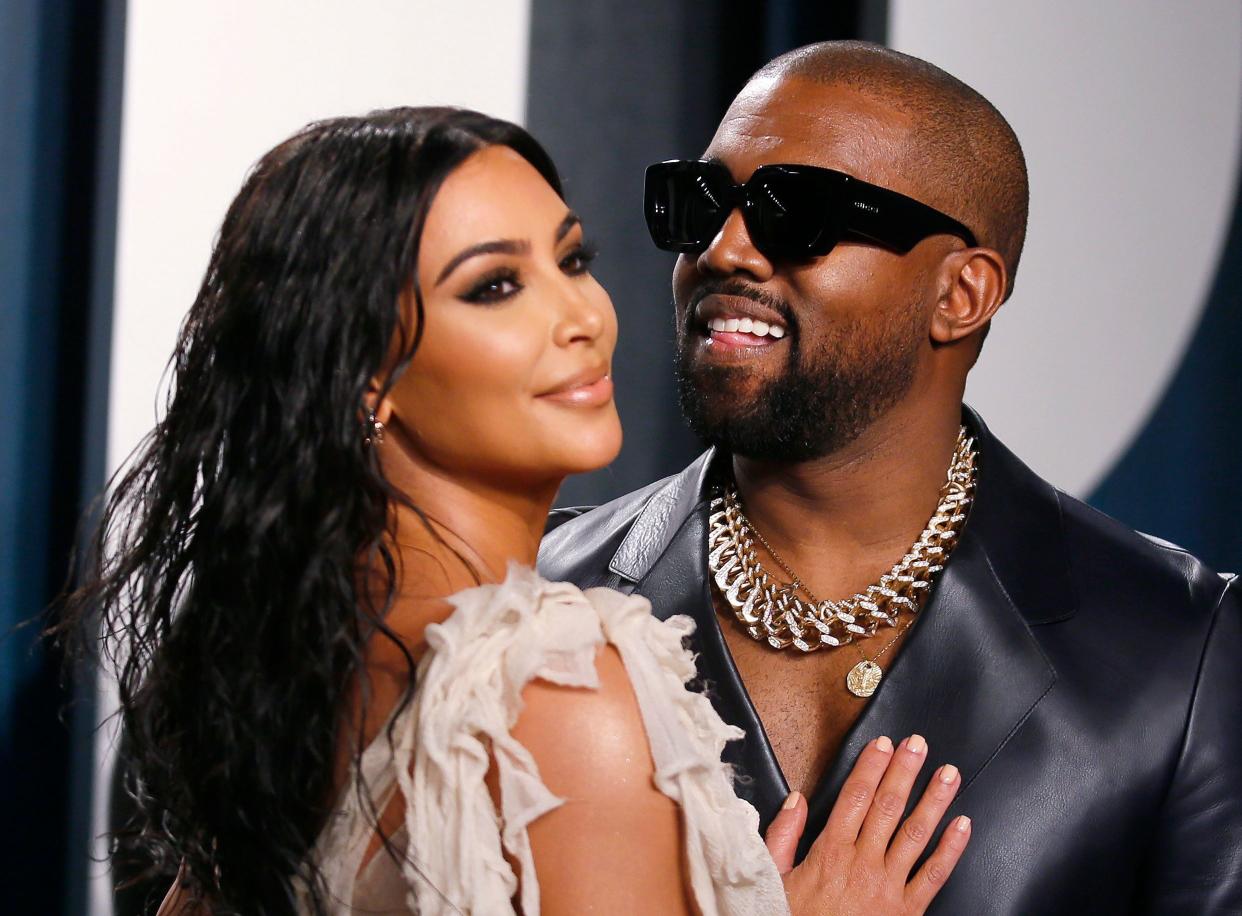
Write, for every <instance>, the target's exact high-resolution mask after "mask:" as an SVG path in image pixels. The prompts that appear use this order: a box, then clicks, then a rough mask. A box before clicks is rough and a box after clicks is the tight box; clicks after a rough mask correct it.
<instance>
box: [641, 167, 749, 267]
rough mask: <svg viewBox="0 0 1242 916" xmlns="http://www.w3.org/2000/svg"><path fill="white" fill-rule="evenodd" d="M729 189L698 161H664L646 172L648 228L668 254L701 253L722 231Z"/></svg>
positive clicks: (653, 237) (659, 245)
mask: <svg viewBox="0 0 1242 916" xmlns="http://www.w3.org/2000/svg"><path fill="white" fill-rule="evenodd" d="M726 198H727V193H726V188H725V187H722V185H721V182H720V181H718V180H714V176H713V175H712V174H711V170H710V168H706V167H704V164H703V163H699V162H672V163H669V162H663V163H660V164H658V165H653V166H651V167H650V168H648V169H647V186H646V195H645V210H646V216H647V228H648V230H649V231H650V232H651V238H652V240H653V241H654V242H655V243H656V246H657V247H659V248H663V249H664V250H665V251H683V252H686V251H689V252H693V251H702V250H703V249H705V248H706V247H707V246H708V245H709V244H710V243H711V240H712V238H713V237H714V236H715V235H716V233H717V232H718V231H719V229H720V226H721V224H722V223H723V222H724V219H725V216H727V214H728V209H727V208H728V207H729V203H728V201H727V200H726Z"/></svg>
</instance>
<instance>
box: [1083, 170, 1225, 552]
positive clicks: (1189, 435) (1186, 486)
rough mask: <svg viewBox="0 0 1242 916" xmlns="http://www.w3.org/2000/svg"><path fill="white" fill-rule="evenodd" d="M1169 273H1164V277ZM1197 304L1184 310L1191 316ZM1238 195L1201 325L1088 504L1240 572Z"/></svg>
mask: <svg viewBox="0 0 1242 916" xmlns="http://www.w3.org/2000/svg"><path fill="white" fill-rule="evenodd" d="M1172 269H1175V268H1174V267H1172V266H1170V270H1172ZM1197 306H1198V303H1186V307H1187V308H1195V307H1197ZM1240 430H1242V192H1239V196H1238V199H1237V200H1236V201H1235V203H1234V211H1233V220H1232V223H1231V226H1230V229H1229V233H1228V236H1227V237H1226V242H1225V247H1224V251H1223V253H1222V255H1221V261H1220V267H1219V270H1218V272H1217V275H1216V280H1215V282H1214V283H1213V285H1212V289H1211V293H1210V294H1209V295H1208V301H1207V306H1206V308H1205V309H1204V312H1203V319H1202V321H1201V322H1200V324H1199V327H1198V329H1197V330H1196V331H1195V334H1194V337H1193V338H1192V339H1191V342H1190V346H1189V347H1188V348H1187V351H1186V355H1185V357H1184V358H1183V360H1182V364H1181V366H1179V367H1178V370H1177V373H1176V374H1175V375H1174V377H1173V381H1172V383H1171V384H1170V385H1169V387H1168V389H1167V390H1166V391H1165V393H1164V395H1163V397H1162V398H1161V399H1160V402H1159V404H1158V405H1157V406H1156V409H1155V411H1154V412H1153V413H1152V416H1151V418H1150V420H1149V421H1148V422H1147V424H1146V425H1145V426H1144V428H1143V430H1142V431H1141V432H1140V433H1139V435H1138V437H1137V438H1136V439H1135V441H1134V443H1133V444H1132V445H1131V447H1130V448H1129V449H1128V450H1127V451H1126V453H1125V454H1124V455H1123V456H1122V458H1121V460H1120V461H1119V462H1118V464H1117V466H1116V467H1115V468H1114V469H1113V470H1112V472H1111V473H1110V474H1109V475H1108V477H1106V478H1105V480H1104V482H1103V483H1102V484H1101V485H1100V486H1099V488H1098V489H1097V490H1096V492H1095V493H1094V495H1092V497H1091V500H1090V501H1091V503H1092V504H1093V505H1095V506H1097V507H1099V508H1100V509H1102V510H1103V511H1105V512H1107V513H1108V514H1109V515H1112V516H1115V517H1116V518H1119V519H1121V520H1122V521H1124V522H1125V523H1126V524H1128V525H1132V526H1133V527H1135V528H1138V529H1139V530H1140V531H1147V532H1150V533H1151V534H1155V535H1158V536H1160V537H1162V538H1165V539H1167V540H1170V541H1174V542H1176V543H1178V544H1180V545H1182V546H1183V547H1185V548H1187V549H1188V550H1190V551H1191V552H1192V553H1195V554H1197V555H1198V556H1200V557H1202V558H1203V559H1204V560H1206V561H1207V562H1208V563H1209V564H1211V565H1212V566H1214V567H1215V568H1216V569H1218V570H1220V571H1222V572H1225V571H1229V572H1242V432H1240Z"/></svg>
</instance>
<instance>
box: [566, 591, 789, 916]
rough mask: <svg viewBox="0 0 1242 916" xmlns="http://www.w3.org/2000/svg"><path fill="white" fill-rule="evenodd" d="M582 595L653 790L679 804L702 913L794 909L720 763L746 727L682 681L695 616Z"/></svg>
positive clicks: (641, 601)
mask: <svg viewBox="0 0 1242 916" xmlns="http://www.w3.org/2000/svg"><path fill="white" fill-rule="evenodd" d="M586 595H587V598H588V599H589V600H590V601H591V604H592V605H593V606H594V607H595V610H596V612H597V613H598V614H599V617H600V620H601V621H602V623H603V628H604V634H605V636H606V638H607V640H608V642H610V643H612V644H613V645H615V646H616V647H617V650H618V651H619V652H620V654H621V659H622V661H623V662H624V663H625V670H626V673H627V674H628V675H629V678H630V681H631V683H632V684H633V687H634V693H635V695H636V696H637V698H638V705H639V709H640V711H641V713H642V718H643V724H644V726H645V727H646V730H647V737H648V740H649V741H650V744H651V756H652V760H653V761H654V763H655V776H654V778H655V784H656V787H657V788H658V789H659V790H660V791H661V792H662V793H663V794H665V795H667V796H668V797H669V798H671V799H672V800H673V801H675V802H676V803H677V804H678V805H679V806H680V807H681V811H682V818H683V821H684V824H685V831H686V860H687V862H688V864H689V869H690V882H691V886H692V889H693V891H694V896H695V900H696V901H697V902H698V904H699V908H700V910H702V912H703V916H717V914H730V916H731V914H739V916H740V914H785V913H788V912H789V907H788V901H787V899H786V897H785V890H784V886H783V884H782V882H781V879H780V875H779V874H778V873H777V871H776V866H775V865H774V864H773V862H772V859H771V857H770V856H769V854H768V851H767V848H766V847H765V846H764V843H763V840H762V839H761V838H760V836H759V813H758V812H757V811H756V810H755V809H754V808H753V807H752V806H751V805H749V804H747V803H746V802H745V801H743V800H742V799H740V798H738V797H737V794H736V793H735V792H734V791H733V784H732V779H731V776H732V774H731V772H730V770H729V768H728V767H727V766H726V765H725V764H724V763H722V762H721V754H722V752H723V751H724V748H725V744H726V743H727V742H729V741H735V740H737V739H739V738H742V737H743V736H744V735H745V733H744V732H743V731H742V730H741V729H740V728H737V727H735V726H732V725H727V724H726V723H725V722H723V721H722V720H721V719H720V717H719V716H718V715H717V714H716V711H715V709H713V708H712V705H711V701H710V700H708V698H707V697H705V696H703V695H702V694H700V693H697V692H695V691H693V690H691V689H689V688H688V687H687V686H686V685H687V684H688V682H689V681H691V680H692V679H693V678H694V677H695V674H696V671H695V665H694V658H693V656H692V655H691V653H690V652H689V651H688V650H687V649H686V648H685V645H684V640H685V637H687V636H689V635H690V634H691V633H693V632H694V621H693V620H691V619H690V618H689V617H684V616H675V617H670V618H669V619H668V620H666V621H664V622H661V621H659V620H658V619H656V618H655V617H654V616H652V614H651V605H650V603H649V602H648V601H647V599H645V598H642V597H639V596H634V595H624V594H622V593H620V592H616V591H613V590H611V589H602V588H601V589H591V590H589V591H588V592H586Z"/></svg>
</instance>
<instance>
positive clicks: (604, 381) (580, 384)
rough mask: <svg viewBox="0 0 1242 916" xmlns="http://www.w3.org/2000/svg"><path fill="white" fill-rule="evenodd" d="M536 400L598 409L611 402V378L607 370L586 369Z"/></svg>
mask: <svg viewBox="0 0 1242 916" xmlns="http://www.w3.org/2000/svg"><path fill="white" fill-rule="evenodd" d="M538 398H539V399H540V400H542V401H554V402H555V403H557V404H566V405H568V406H570V407H599V406H600V405H602V404H607V403H608V402H609V401H611V400H612V376H610V375H609V374H608V370H607V369H601V368H598V367H596V368H594V369H587V370H585V371H583V372H579V373H577V374H575V375H572V376H570V377H569V378H567V379H566V380H565V381H563V382H561V384H559V385H557V386H556V387H555V388H553V389H552V390H550V391H545V392H544V393H543V394H540V395H538Z"/></svg>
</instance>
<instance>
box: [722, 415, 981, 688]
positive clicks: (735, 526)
mask: <svg viewBox="0 0 1242 916" xmlns="http://www.w3.org/2000/svg"><path fill="white" fill-rule="evenodd" d="M976 457H977V454H976V452H975V449H974V440H973V439H972V438H971V437H970V436H969V434H968V433H967V431H966V428H965V427H962V428H961V429H960V430H959V431H958V437H957V445H956V447H955V449H954V452H953V460H952V461H951V462H950V464H949V470H948V473H947V475H946V480H945V484H944V486H943V487H942V488H941V490H940V500H939V503H938V504H937V506H936V511H935V512H934V513H933V514H932V517H931V519H930V520H929V521H928V523H927V527H926V528H925V529H924V530H923V533H922V534H921V535H919V538H918V540H917V541H915V542H914V545H913V546H912V547H911V548H910V550H909V551H908V552H907V553H906V554H905V555H904V556H903V557H902V558H901V560H899V561H898V562H897V563H896V565H894V566H893V568H892V569H891V570H890V571H889V572H888V573H886V574H885V575H883V576H881V577H880V580H879V581H878V582H876V583H874V584H873V585H869V586H868V587H867V588H866V589H865V590H864V591H862V592H859V593H857V594H855V595H852V596H851V597H849V598H845V599H842V600H840V601H819V600H818V599H816V598H815V596H814V595H813V594H811V592H810V590H809V589H808V588H807V587H806V585H805V584H803V582H802V581H801V579H800V577H799V576H798V575H797V574H796V573H794V572H793V570H792V569H790V568H789V566H788V564H786V563H785V561H784V560H782V559H781V558H780V555H779V554H778V553H776V551H774V550H773V549H772V547H771V545H770V544H768V543H767V540H766V539H765V538H764V537H763V535H762V534H760V533H759V532H758V531H757V530H756V529H755V528H754V526H753V525H752V524H751V523H750V521H749V520H748V519H747V518H746V515H745V513H744V512H743V511H742V505H741V499H740V497H739V496H738V492H737V487H736V485H735V484H733V483H729V484H727V485H726V486H724V487H723V492H720V493H718V494H717V495H716V496H715V497H714V498H713V499H712V502H711V510H710V514H709V517H708V557H707V565H708V569H709V570H710V571H711V574H712V578H713V580H714V581H715V583H716V588H717V589H718V590H719V591H720V594H721V595H722V596H723V597H724V599H725V601H726V602H727V603H728V604H729V607H730V608H731V609H732V610H733V613H734V615H735V616H736V617H737V619H738V620H739V621H740V622H741V623H742V625H743V627H744V628H745V629H746V632H747V633H748V634H749V635H750V636H751V637H752V638H754V639H756V640H758V641H760V642H766V643H767V644H768V645H770V646H772V647H773V648H775V649H786V648H789V647H791V646H792V647H793V648H795V649H798V650H799V651H801V652H815V651H818V650H819V649H823V648H835V647H838V646H843V645H847V644H849V643H853V642H855V641H856V640H862V639H868V638H870V637H871V636H874V635H875V632H876V629H877V627H878V626H879V625H880V624H881V623H883V624H887V625H888V626H897V625H898V616H899V614H900V613H901V612H902V611H903V610H907V611H909V612H910V614H911V618H910V620H909V622H907V623H906V625H905V627H903V628H902V630H901V631H900V632H899V633H898V634H897V637H894V638H893V640H892V641H891V642H890V643H889V644H888V645H887V646H885V647H884V648H883V649H881V650H880V652H878V653H877V654H876V655H875V657H874V658H872V659H867V658H866V657H865V656H864V657H863V660H862V661H860V662H859V663H858V664H857V665H855V666H854V668H853V669H851V670H850V673H849V675H848V676H847V678H846V686H847V688H848V689H849V690H850V692H851V693H853V694H854V695H855V696H861V697H867V696H870V695H871V694H872V693H874V692H875V690H876V688H877V687H878V686H879V683H880V679H881V678H882V677H883V669H881V668H880V666H879V664H878V660H879V659H880V657H881V656H883V655H884V653H885V652H887V651H888V650H889V649H890V648H891V647H892V645H893V644H895V643H896V641H897V638H899V637H900V636H901V633H904V632H905V629H906V628H908V627H909V626H910V624H911V623H913V620H914V616H913V615H915V614H917V613H918V611H919V609H920V608H921V607H922V605H923V602H924V601H925V596H926V595H927V594H928V592H929V590H930V588H931V582H932V579H933V577H934V576H935V575H936V573H938V572H940V571H941V570H942V569H943V568H944V563H945V561H946V560H947V558H948V556H949V553H950V552H951V551H952V550H953V547H954V546H955V545H956V543H957V540H958V535H959V534H960V533H961V529H962V524H963V522H965V520H966V509H967V507H968V506H969V504H970V501H971V499H972V498H973V495H974V488H975V477H976V470H975V462H976ZM756 540H757V541H758V542H759V543H760V544H762V545H763V546H764V548H765V549H766V550H767V551H768V553H769V554H771V556H772V559H773V560H775V561H776V563H777V564H778V565H779V566H780V567H781V569H782V570H783V571H784V572H785V573H786V574H787V575H788V576H789V577H790V580H791V581H789V582H778V581H777V580H776V579H775V578H773V577H772V576H770V575H769V574H768V572H767V570H766V569H764V567H763V565H762V564H761V563H760V562H759V558H758V557H757V556H756V555H755V550H754V543H755V541H756ZM799 592H803V593H805V594H806V596H807V598H808V599H809V600H803V598H802V597H801V596H800V595H799V594H798V593H799ZM860 654H861V650H860Z"/></svg>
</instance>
